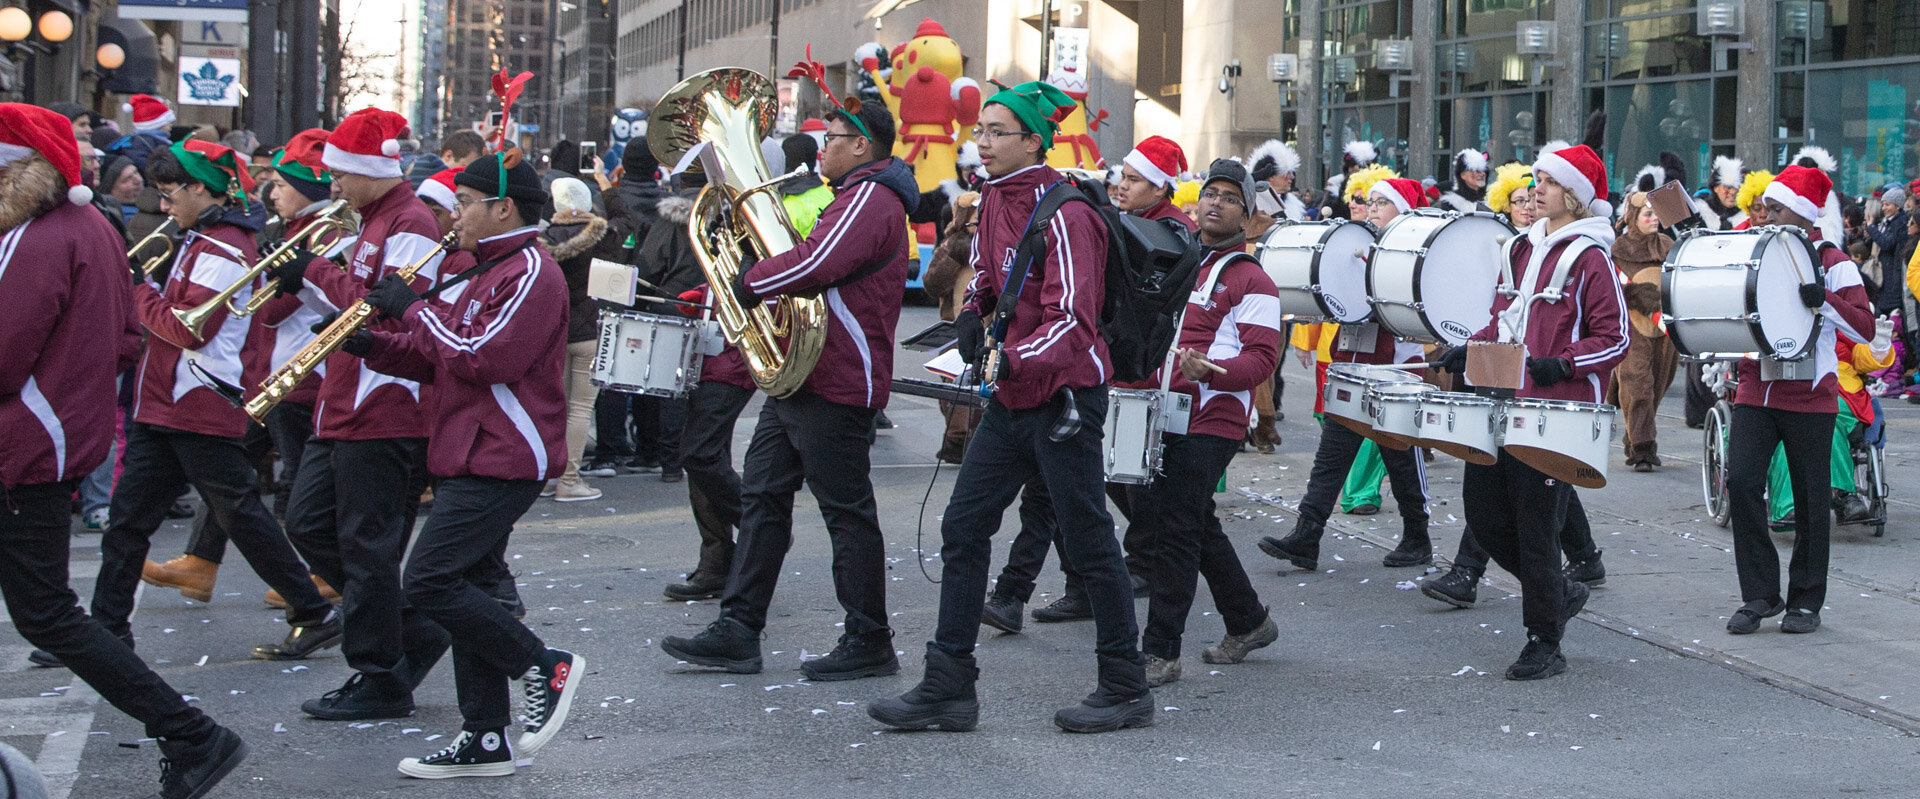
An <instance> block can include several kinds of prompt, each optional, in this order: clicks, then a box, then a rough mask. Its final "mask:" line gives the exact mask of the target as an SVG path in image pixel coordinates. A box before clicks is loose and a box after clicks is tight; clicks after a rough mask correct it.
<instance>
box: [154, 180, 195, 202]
mask: <svg viewBox="0 0 1920 799" xmlns="http://www.w3.org/2000/svg"><path fill="white" fill-rule="evenodd" d="M190 185H193V184H190V183H182V184H180V185H178V186H175V187H173V191H168V192H161V193H160V201H161V202H163V203H167V204H169V205H171V204H173V202H174V199H173V195H175V194H179V193H180V191H181V190H182V189H185V188H186V187H188V186H190Z"/></svg>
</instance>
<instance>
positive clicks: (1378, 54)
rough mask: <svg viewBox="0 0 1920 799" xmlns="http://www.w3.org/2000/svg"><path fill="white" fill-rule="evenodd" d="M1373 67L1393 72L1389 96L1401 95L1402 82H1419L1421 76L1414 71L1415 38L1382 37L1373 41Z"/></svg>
mask: <svg viewBox="0 0 1920 799" xmlns="http://www.w3.org/2000/svg"><path fill="white" fill-rule="evenodd" d="M1373 68H1374V69H1378V70H1381V71H1383V72H1390V73H1393V74H1392V75H1390V76H1389V78H1390V79H1391V82H1390V83H1388V84H1387V96H1388V97H1399V96H1400V84H1401V83H1402V82H1403V81H1404V82H1406V83H1417V82H1419V80H1420V76H1419V75H1417V74H1414V72H1413V40H1411V39H1380V40H1378V41H1375V42H1374V43H1373Z"/></svg>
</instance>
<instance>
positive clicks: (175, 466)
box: [93, 422, 333, 636]
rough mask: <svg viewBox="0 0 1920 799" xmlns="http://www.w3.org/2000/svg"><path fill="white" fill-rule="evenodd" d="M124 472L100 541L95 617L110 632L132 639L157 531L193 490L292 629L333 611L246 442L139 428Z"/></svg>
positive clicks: (131, 434)
mask: <svg viewBox="0 0 1920 799" xmlns="http://www.w3.org/2000/svg"><path fill="white" fill-rule="evenodd" d="M125 464H126V465H125V471H123V472H122V473H121V475H120V484H119V485H118V486H117V487H116V488H115V489H114V492H113V509H112V510H111V511H110V514H111V515H112V518H113V525H112V526H111V527H108V528H107V533H106V535H105V536H104V537H102V538H101V540H100V579H99V581H98V582H96V583H95V584H94V586H93V617H94V618H96V619H99V620H100V623H101V624H102V625H104V626H105V627H106V628H107V632H110V633H113V634H114V635H121V636H124V635H128V634H130V633H131V631H132V629H133V624H132V622H133V593H134V589H136V588H138V587H139V584H140V567H141V566H144V565H145V564H146V562H147V550H148V548H149V547H150V546H151V544H152V538H153V531H155V530H157V529H159V528H160V523H161V522H163V521H165V520H166V515H167V509H168V508H171V507H173V501H174V499H175V498H176V497H178V496H180V492H181V491H183V490H185V489H186V487H187V485H189V484H191V485H192V486H193V487H194V489H195V490H197V491H199V492H200V497H201V498H202V499H205V500H206V502H207V512H208V513H210V514H212V515H213V517H214V519H215V520H216V521H218V522H219V523H220V527H221V529H224V530H226V531H227V534H228V535H229V536H231V537H232V539H233V544H234V546H236V547H238V548H239V549H240V554H241V555H242V556H244V557H246V559H247V563H248V565H251V566H252V567H253V571H254V573H255V574H258V575H260V579H261V580H263V581H265V582H266V584H267V585H269V586H271V587H272V588H273V589H274V590H276V591H279V592H280V595H281V596H283V597H286V600H287V622H288V623H289V624H292V625H294V626H306V625H310V624H317V623H319V622H321V621H324V620H325V619H326V618H327V614H328V613H331V612H332V611H333V606H332V605H330V604H328V603H327V600H326V599H324V598H322V597H321V596H320V591H319V589H317V588H314V587H313V582H312V581H311V580H309V579H307V566H306V564H304V563H301V562H300V556H299V555H297V554H294V551H293V546H292V545H291V544H289V543H287V536H286V534H285V533H284V532H282V531H281V530H280V524H279V523H278V522H275V521H274V520H273V515H272V514H270V513H268V512H267V506H266V505H264V504H261V502H260V480H259V479H258V475H257V474H255V473H254V470H253V465H252V463H251V462H249V461H248V460H247V451H246V447H245V446H244V445H243V444H242V443H241V441H240V439H237V438H222V437H220V436H209V435H202V434H200V433H188V432H183V431H180V430H171V429H168V428H164V427H156V426H154V425H150V424H143V423H140V422H134V423H132V424H130V425H128V426H127V457H126V461H125Z"/></svg>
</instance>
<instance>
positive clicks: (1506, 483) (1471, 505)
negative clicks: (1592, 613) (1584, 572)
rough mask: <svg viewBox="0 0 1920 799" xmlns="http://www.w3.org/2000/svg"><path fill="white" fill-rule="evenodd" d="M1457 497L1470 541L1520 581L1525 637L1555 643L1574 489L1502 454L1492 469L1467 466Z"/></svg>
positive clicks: (1562, 593) (1561, 602)
mask: <svg viewBox="0 0 1920 799" xmlns="http://www.w3.org/2000/svg"><path fill="white" fill-rule="evenodd" d="M1461 493H1462V495H1463V499H1464V500H1465V502H1466V506H1467V526H1468V527H1469V528H1471V529H1472V530H1473V537H1474V539H1475V540H1477V541H1479V543H1480V546H1483V547H1485V548H1486V550H1487V553H1488V554H1490V555H1492V556H1493V562H1495V563H1498V564H1500V568H1503V569H1506V570H1507V571H1508V572H1511V573H1512V574H1513V576H1514V577H1516V578H1519V580H1520V616H1521V619H1522V620H1523V621H1525V622H1526V625H1527V635H1529V636H1536V637H1538V638H1539V639H1540V640H1542V641H1545V642H1547V643H1554V644H1557V643H1559V641H1560V611H1561V608H1562V607H1563V606H1564V604H1565V602H1566V583H1567V579H1566V577H1565V576H1564V575H1562V574H1561V571H1560V530H1561V528H1562V527H1563V526H1564V525H1565V523H1566V518H1567V498H1568V497H1569V496H1571V495H1572V494H1573V487H1572V486H1569V485H1567V484H1566V483H1565V482H1562V481H1559V480H1555V479H1553V478H1551V477H1548V476H1546V475H1545V474H1543V473H1541V472H1540V470H1538V469H1535V468H1533V467H1532V466H1528V465H1527V464H1525V463H1522V462H1521V461H1520V459H1519V458H1515V457H1513V456H1512V455H1509V454H1507V453H1506V451H1504V450H1502V451H1501V453H1500V458H1499V460H1496V461H1494V463H1493V465H1491V466H1480V465H1477V464H1472V463H1469V464H1467V470H1466V484H1465V485H1464V486H1462V490H1461Z"/></svg>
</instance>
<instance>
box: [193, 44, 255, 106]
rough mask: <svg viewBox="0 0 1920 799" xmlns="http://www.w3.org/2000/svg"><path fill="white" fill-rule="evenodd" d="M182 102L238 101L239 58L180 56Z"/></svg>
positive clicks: (215, 103)
mask: <svg viewBox="0 0 1920 799" xmlns="http://www.w3.org/2000/svg"><path fill="white" fill-rule="evenodd" d="M179 102H180V104H181V105H222V106H227V107H229V108H237V107H239V105H240V59H238V58H201V57H196V56H189V55H182V56H180V94H179Z"/></svg>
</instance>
